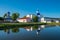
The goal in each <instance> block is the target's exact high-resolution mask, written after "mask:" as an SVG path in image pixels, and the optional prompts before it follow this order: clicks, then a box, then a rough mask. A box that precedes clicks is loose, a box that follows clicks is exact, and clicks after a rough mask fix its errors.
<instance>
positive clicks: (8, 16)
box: [4, 12, 13, 22]
mask: <svg viewBox="0 0 60 40" xmlns="http://www.w3.org/2000/svg"><path fill="white" fill-rule="evenodd" d="M4 21H9V22H12V21H13V20H12V18H11V16H10V12H8V13H7V16H6V17H5V19H4Z"/></svg>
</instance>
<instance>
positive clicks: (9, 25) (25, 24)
mask: <svg viewBox="0 0 60 40" xmlns="http://www.w3.org/2000/svg"><path fill="white" fill-rule="evenodd" d="M33 25H50V26H52V25H60V23H54V22H53V23H40V22H30V23H0V29H1V28H14V27H25V26H33Z"/></svg>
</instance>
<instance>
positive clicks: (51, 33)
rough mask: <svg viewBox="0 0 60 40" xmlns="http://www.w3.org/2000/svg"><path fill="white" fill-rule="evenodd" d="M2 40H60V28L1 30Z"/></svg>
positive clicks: (35, 27) (0, 37) (27, 27)
mask: <svg viewBox="0 0 60 40" xmlns="http://www.w3.org/2000/svg"><path fill="white" fill-rule="evenodd" d="M0 40H60V26H45V25H35V26H26V27H20V28H18V27H15V28H11V29H4V30H0Z"/></svg>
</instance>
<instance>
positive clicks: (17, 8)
mask: <svg viewBox="0 0 60 40" xmlns="http://www.w3.org/2000/svg"><path fill="white" fill-rule="evenodd" d="M37 9H39V10H40V13H41V14H42V15H43V16H46V17H59V18H60V0H0V16H3V15H4V14H5V13H6V12H8V11H10V12H11V14H12V13H13V12H19V13H20V17H23V16H24V15H27V14H35V15H36V13H35V11H36V10H37Z"/></svg>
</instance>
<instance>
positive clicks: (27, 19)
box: [17, 17, 31, 22]
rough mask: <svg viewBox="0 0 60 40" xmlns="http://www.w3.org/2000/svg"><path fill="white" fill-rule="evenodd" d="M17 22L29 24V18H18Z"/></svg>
mask: <svg viewBox="0 0 60 40" xmlns="http://www.w3.org/2000/svg"><path fill="white" fill-rule="evenodd" d="M17 21H18V22H31V18H29V17H26V18H18V19H17Z"/></svg>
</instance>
